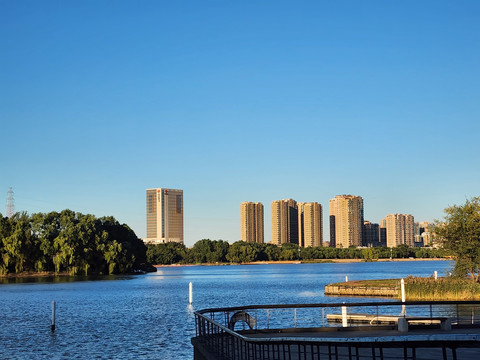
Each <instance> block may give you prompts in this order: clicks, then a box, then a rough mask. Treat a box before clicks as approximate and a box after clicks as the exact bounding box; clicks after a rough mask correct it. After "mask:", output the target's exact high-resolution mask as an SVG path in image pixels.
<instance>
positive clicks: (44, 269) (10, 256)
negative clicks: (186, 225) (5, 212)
mask: <svg viewBox="0 0 480 360" xmlns="http://www.w3.org/2000/svg"><path fill="white" fill-rule="evenodd" d="M448 254H449V253H448V252H447V251H445V250H443V249H432V248H409V247H407V246H405V245H403V246H399V247H397V248H393V249H389V248H368V249H356V248H348V249H337V248H330V247H310V248H302V247H299V246H298V245H296V244H284V245H283V246H281V247H279V246H276V245H272V244H257V243H246V242H243V241H237V242H235V243H233V244H231V245H230V244H229V243H228V242H227V241H224V240H210V239H202V240H199V241H197V242H196V243H195V244H194V246H193V247H192V248H187V247H186V246H185V245H183V244H180V243H166V244H158V245H145V244H144V243H143V241H142V240H141V239H139V238H138V237H137V236H136V235H135V233H134V232H133V231H132V230H131V229H130V228H129V227H128V226H127V225H126V224H120V223H119V222H118V221H117V220H115V218H113V217H101V218H97V217H95V216H93V215H88V214H87V215H84V214H81V213H78V212H74V211H71V210H63V211H61V212H50V213H46V214H45V213H36V214H32V215H28V214H26V213H17V214H15V215H14V216H12V217H10V218H7V217H3V216H2V215H1V214H0V260H1V261H0V276H3V277H11V276H28V275H36V276H49V275H52V274H53V275H95V274H122V273H134V272H139V271H154V270H155V269H154V268H153V267H152V265H151V264H155V265H172V264H219V263H221V264H242V263H253V262H265V261H269V262H277V261H302V262H325V261H333V260H345V261H347V260H358V261H376V260H380V259H390V258H392V259H408V258H444V257H445V256H447V255H448Z"/></svg>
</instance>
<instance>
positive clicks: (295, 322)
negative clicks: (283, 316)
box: [293, 308, 297, 328]
mask: <svg viewBox="0 0 480 360" xmlns="http://www.w3.org/2000/svg"><path fill="white" fill-rule="evenodd" d="M293 318H294V323H293V327H294V328H296V327H297V308H295V309H293Z"/></svg>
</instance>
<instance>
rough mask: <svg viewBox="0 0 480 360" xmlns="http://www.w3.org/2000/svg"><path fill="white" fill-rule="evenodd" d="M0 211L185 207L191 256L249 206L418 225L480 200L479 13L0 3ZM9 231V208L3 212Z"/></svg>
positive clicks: (284, 4)
mask: <svg viewBox="0 0 480 360" xmlns="http://www.w3.org/2000/svg"><path fill="white" fill-rule="evenodd" d="M0 124H1V126H0V145H1V150H2V154H3V156H2V157H1V167H0V194H3V198H4V201H5V203H6V199H7V192H8V188H9V187H10V186H11V187H13V190H14V192H15V208H16V210H17V211H27V212H28V213H35V212H49V211H53V210H55V211H60V210H62V209H66V208H69V209H72V210H75V211H79V212H82V213H91V214H94V215H96V216H104V215H113V216H115V218H117V219H118V220H119V221H120V222H122V223H126V224H128V225H129V226H130V227H132V228H133V230H134V231H135V232H136V234H137V235H138V236H139V237H144V236H145V235H146V229H145V227H146V226H145V222H146V220H145V217H146V215H145V190H146V189H147V188H152V187H166V188H177V189H183V190H184V212H185V219H184V220H185V243H186V245H187V246H191V245H193V244H194V243H195V242H196V241H197V240H200V239H202V238H210V239H223V240H228V241H230V242H233V241H236V240H239V238H240V203H241V202H242V201H260V202H262V203H263V204H264V206H265V239H266V241H270V203H271V202H272V201H273V200H279V199H284V198H293V199H295V200H297V201H317V202H320V203H321V204H322V205H323V212H324V228H325V232H324V234H325V237H326V238H325V240H328V237H327V236H328V231H329V227H328V200H329V199H331V198H333V197H334V196H335V195H339V194H353V195H360V196H362V197H363V199H364V206H365V219H366V220H370V221H372V222H379V221H380V220H381V219H382V218H383V217H385V215H387V214H389V213H409V214H413V215H414V217H415V220H416V221H431V220H433V219H438V218H441V217H442V216H443V209H444V208H445V207H447V206H449V205H453V204H461V203H464V202H465V199H466V198H470V197H472V196H479V195H480V2H479V1H478V0H473V1H441V0H434V1H426V0H425V1H418V0H415V1H408V0H407V1H406V0H402V1H384V0H381V1H368V0H366V1H358V0H352V1H318V0H315V1H278V0H276V1H245V0H242V1H225V0H219V1H161V0H155V1H148V0H142V1H133V0H132V1H125V0H114V1H113V0H112V1H106V0H82V1H76V0H70V1H62V0H57V1H50V0H41V1H38V0H30V1H27V0H16V1H8V0H0ZM0 212H2V213H3V214H5V207H3V208H0Z"/></svg>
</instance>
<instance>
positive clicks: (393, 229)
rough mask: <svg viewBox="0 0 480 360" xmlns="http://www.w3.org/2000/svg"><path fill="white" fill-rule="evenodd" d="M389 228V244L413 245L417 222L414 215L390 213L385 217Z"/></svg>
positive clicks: (389, 245) (390, 245) (391, 245)
mask: <svg viewBox="0 0 480 360" xmlns="http://www.w3.org/2000/svg"><path fill="white" fill-rule="evenodd" d="M385 223H386V228H387V246H388V247H395V246H398V245H403V244H405V245H408V246H413V245H414V240H415V222H414V220H413V216H412V215H409V214H407V215H405V214H390V215H387V216H386V217H385Z"/></svg>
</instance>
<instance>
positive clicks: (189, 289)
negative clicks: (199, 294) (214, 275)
mask: <svg viewBox="0 0 480 360" xmlns="http://www.w3.org/2000/svg"><path fill="white" fill-rule="evenodd" d="M192 303H193V284H192V282H191V281H190V283H189V284H188V304H189V305H192Z"/></svg>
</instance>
